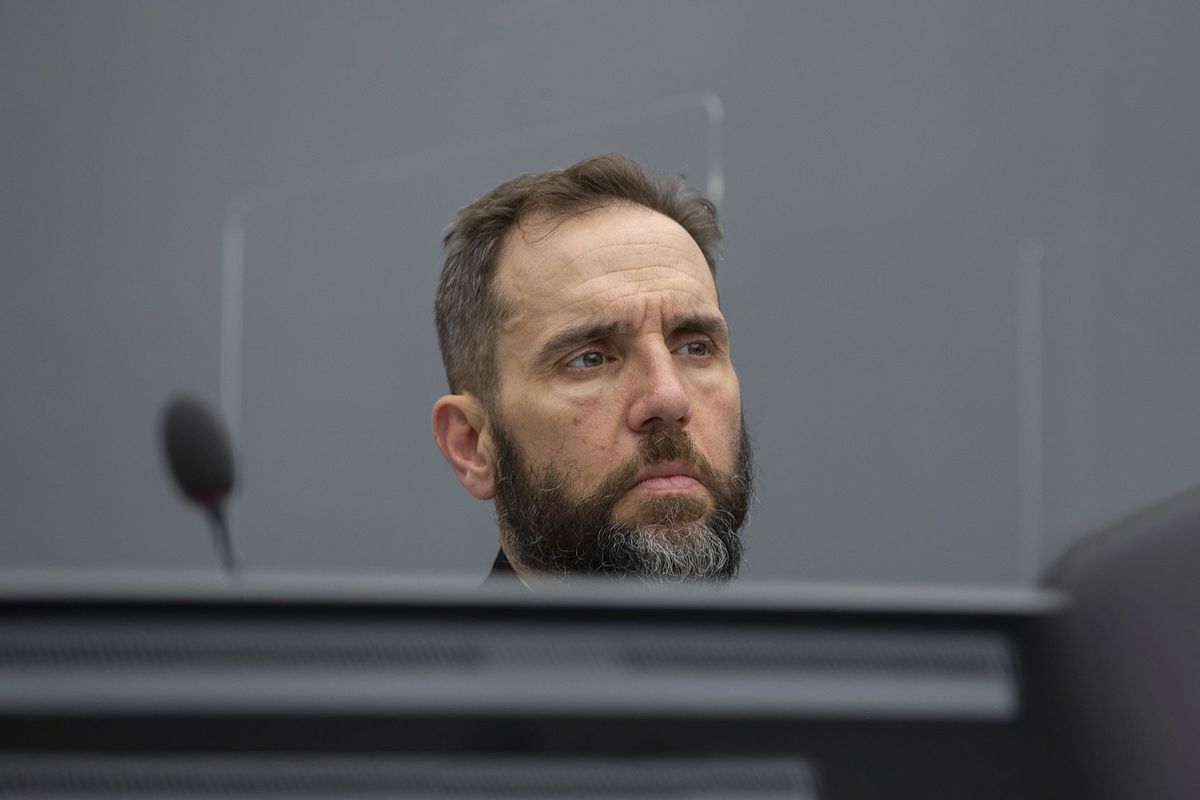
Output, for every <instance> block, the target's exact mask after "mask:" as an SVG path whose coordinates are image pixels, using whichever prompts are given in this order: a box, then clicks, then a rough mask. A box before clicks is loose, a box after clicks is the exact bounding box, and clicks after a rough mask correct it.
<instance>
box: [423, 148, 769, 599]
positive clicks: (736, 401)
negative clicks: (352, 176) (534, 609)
mask: <svg viewBox="0 0 1200 800" xmlns="http://www.w3.org/2000/svg"><path fill="white" fill-rule="evenodd" d="M720 240H721V231H720V227H719V225H718V223H717V213H716V208H715V207H714V206H713V204H712V203H711V202H709V201H708V200H707V199H705V198H704V197H703V196H701V195H700V194H699V193H697V192H696V191H694V190H692V189H690V188H688V187H687V186H686V185H685V184H684V183H683V181H682V180H681V179H678V178H675V177H671V176H666V175H661V174H656V173H651V172H648V171H646V170H644V169H642V168H641V167H639V166H638V165H637V164H635V163H634V162H633V161H631V160H629V159H628V158H625V157H623V156H617V155H604V156H597V157H594V158H588V159H585V160H583V161H581V162H579V163H577V164H575V165H573V166H571V167H568V168H566V169H563V170H553V171H550V172H544V173H540V174H527V175H522V176H520V177H517V178H515V179H514V180H511V181H508V182H507V183H504V184H502V185H501V186H498V187H497V188H495V189H493V190H492V191H490V192H488V193H487V194H485V195H484V196H483V197H481V198H480V199H479V200H477V201H475V202H474V203H472V204H471V205H469V206H467V207H466V208H463V209H462V210H460V211H459V212H458V214H457V216H456V217H455V219H454V221H453V223H451V225H450V226H449V227H448V228H447V230H446V234H445V238H444V240H443V243H444V245H445V247H446V251H447V254H446V261H445V264H444V266H443V268H442V274H441V280H440V282H439V284H438V290H437V301H436V304H435V313H436V319H437V329H438V339H439V343H440V346H441V351H442V360H443V362H444V363H445V367H446V375H447V378H448V381H449V384H450V392H451V394H448V395H446V396H444V397H442V398H440V399H439V400H438V401H437V402H436V403H435V405H434V408H433V435H434V440H435V441H436V443H437V447H438V449H439V450H440V451H441V453H442V455H443V456H444V457H445V458H446V460H447V461H448V462H449V463H450V466H451V467H452V468H453V470H454V473H455V475H456V476H457V478H458V480H459V481H460V482H461V483H462V485H463V486H464V487H466V489H467V491H468V492H470V493H471V494H472V495H473V496H475V497H476V498H479V499H481V500H494V502H495V506H496V517H497V522H498V524H499V529H500V530H499V540H500V554H499V555H498V556H497V558H496V562H495V564H494V565H493V570H492V576H491V578H490V579H489V580H491V579H501V578H511V577H513V576H514V575H515V576H516V577H519V578H520V579H521V580H522V581H523V582H524V583H525V584H526V585H533V584H535V583H536V582H537V581H538V580H541V579H554V578H566V577H571V576H577V575H607V576H616V577H635V578H641V579H643V580H646V581H651V582H661V581H687V580H728V579H730V578H732V577H734V576H735V575H736V574H737V571H738V567H739V564H740V561H741V553H742V544H741V538H740V530H741V527H742V525H743V523H744V521H745V518H746V511H747V507H748V505H749V500H750V497H751V488H750V472H751V465H750V443H749V439H748V437H747V435H746V432H745V426H744V423H743V419H742V411H741V395H740V390H739V387H738V380H737V375H736V374H735V373H734V370H733V362H732V360H731V355H730V339H729V328H728V325H727V324H726V322H725V318H724V317H723V316H722V314H721V310H720V305H719V302H718V299H717V289H716V283H715V280H714V279H715V275H716V265H717V251H718V247H719V244H720Z"/></svg>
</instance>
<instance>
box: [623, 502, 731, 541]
mask: <svg viewBox="0 0 1200 800" xmlns="http://www.w3.org/2000/svg"><path fill="white" fill-rule="evenodd" d="M623 505H626V504H624V503H622V504H621V505H620V506H618V507H617V508H616V509H614V514H613V519H615V520H616V521H617V522H620V523H622V524H624V525H630V526H633V527H637V528H642V529H650V530H655V531H662V533H663V534H664V535H665V536H668V537H669V536H671V534H674V535H675V536H680V535H686V533H687V532H688V531H690V530H692V529H693V528H694V527H695V526H696V525H698V524H703V523H704V522H705V521H706V520H707V518H708V516H709V514H711V513H712V511H713V502H712V498H711V497H709V496H708V493H707V492H705V493H703V494H694V493H688V494H663V495H653V496H649V497H636V498H631V502H629V503H628V506H629V507H628V508H622V507H621V506H623Z"/></svg>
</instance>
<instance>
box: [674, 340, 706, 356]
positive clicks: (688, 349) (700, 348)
mask: <svg viewBox="0 0 1200 800" xmlns="http://www.w3.org/2000/svg"><path fill="white" fill-rule="evenodd" d="M679 350H680V351H681V352H683V353H684V355H689V356H706V355H708V354H709V353H710V352H711V350H710V348H709V346H708V342H688V343H687V344H685V345H684V346H683V347H681V348H679Z"/></svg>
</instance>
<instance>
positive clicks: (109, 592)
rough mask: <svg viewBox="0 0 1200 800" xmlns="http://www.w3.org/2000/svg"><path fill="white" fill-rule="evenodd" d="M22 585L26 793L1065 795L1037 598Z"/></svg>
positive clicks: (17, 791)
mask: <svg viewBox="0 0 1200 800" xmlns="http://www.w3.org/2000/svg"><path fill="white" fill-rule="evenodd" d="M202 577H203V576H193V579H191V580H185V579H181V578H180V577H179V576H168V575H164V576H150V577H149V578H148V577H147V576H143V578H142V580H132V579H130V578H129V577H128V576H127V577H126V578H124V579H122V580H120V581H107V582H106V581H104V580H100V579H98V578H97V577H95V576H92V577H90V578H89V577H88V576H74V577H71V578H69V579H61V580H59V581H58V582H57V583H52V582H49V581H44V580H35V579H34V578H33V577H31V576H24V577H20V578H14V579H13V580H10V581H8V582H6V583H0V795H2V796H4V797H6V798H10V797H47V796H61V795H69V796H71V797H77V798H89V797H100V796H107V797H111V796H144V795H147V794H150V795H156V794H157V795H161V794H163V793H166V794H171V795H172V796H184V795H188V796H195V795H204V796H226V797H249V796H261V795H262V794H264V793H268V794H271V796H273V797H314V796H339V797H353V796H379V795H384V794H386V795H388V796H392V797H400V798H404V797H443V798H467V797H470V798H473V799H476V798H481V797H507V798H514V797H537V798H566V797H572V798H580V797H595V798H617V797H643V798H645V797H665V798H672V797H723V798H724V797H730V798H737V797H742V798H778V797H785V796H786V797H795V798H800V799H801V800H804V799H805V798H810V799H812V800H817V799H818V798H826V799H827V798H851V799H853V798H879V797H888V798H922V800H925V799H926V798H938V797H946V798H961V797H971V798H976V799H977V800H983V799H986V798H995V800H1001V799H1004V800H1008V799H1009V798H1014V797H1021V798H1049V797H1058V796H1062V794H1063V793H1062V792H1061V791H1060V790H1059V788H1060V785H1061V784H1060V783H1059V778H1058V776H1057V775H1056V774H1055V770H1056V768H1057V764H1056V761H1055V760H1054V758H1053V757H1050V756H1051V755H1052V751H1053V747H1052V742H1051V741H1050V739H1049V737H1048V733H1049V732H1050V731H1051V730H1052V726H1051V725H1050V724H1049V723H1050V720H1049V719H1048V718H1047V715H1046V712H1047V710H1048V709H1050V708H1052V705H1051V704H1050V703H1049V702H1047V699H1048V698H1049V697H1050V695H1049V694H1048V692H1047V690H1046V687H1045V686H1044V685H1043V684H1042V680H1041V679H1042V674H1041V668H1040V667H1039V663H1040V658H1039V655H1038V646H1039V645H1038V642H1039V641H1040V639H1039V637H1038V636H1037V631H1038V630H1039V628H1040V626H1041V625H1043V624H1044V623H1045V621H1046V619H1047V617H1048V616H1050V615H1052V614H1053V613H1054V610H1055V608H1056V603H1057V600H1056V598H1054V597H1053V596H1052V595H1048V594H1045V593H1038V592H1029V591H1023V590H980V589H964V590H946V589H913V588H906V589H891V590H888V589H881V588H868V587H845V586H843V587H791V588H788V589H779V590H768V589H765V588H762V587H744V588H743V587H736V586H735V587H728V588H726V589H725V590H722V591H720V592H717V591H714V590H711V589H709V590H707V591H704V590H702V589H700V588H699V587H698V588H697V589H696V590H692V591H688V590H681V589H676V590H673V591H665V590H658V591H652V590H649V589H642V590H639V589H637V588H636V587H631V586H629V585H615V586H614V585H596V586H581V587H577V588H575V589H573V590H571V591H569V592H568V591H563V592H542V593H539V594H538V595H536V596H534V595H531V594H530V593H528V592H525V591H523V590H514V591H512V592H509V591H499V590H498V591H494V592H479V591H476V590H474V589H473V588H470V589H462V588H458V587H448V586H441V587H438V586H435V585H424V586H421V585H415V584H409V585H405V584H402V583H399V582H397V581H395V580H389V581H378V582H369V581H361V580H360V581H344V582H340V583H339V582H337V581H333V580H330V579H329V578H328V577H326V578H325V579H324V580H323V581H322V580H313V579H308V578H306V579H304V580H296V579H291V580H284V579H282V578H279V577H275V578H271V577H268V576H260V575H246V576H243V578H242V580H239V581H238V582H237V583H229V582H226V581H222V580H220V579H219V577H218V576H207V578H204V579H201V578H202Z"/></svg>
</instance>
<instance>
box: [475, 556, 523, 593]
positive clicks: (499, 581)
mask: <svg viewBox="0 0 1200 800" xmlns="http://www.w3.org/2000/svg"><path fill="white" fill-rule="evenodd" d="M512 585H517V586H524V585H525V584H524V583H522V582H521V579H520V578H518V577H517V573H516V572H515V571H514V570H513V568H512V564H509V563H508V558H506V557H505V555H504V551H503V550H501V551H500V552H499V553H497V554H496V560H495V561H493V562H492V571H491V572H489V573H488V576H487V577H486V578H484V580H483V583H482V584H481V586H487V587H492V586H512Z"/></svg>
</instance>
